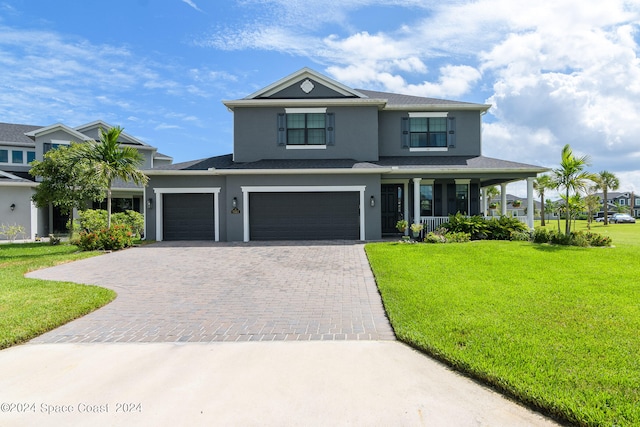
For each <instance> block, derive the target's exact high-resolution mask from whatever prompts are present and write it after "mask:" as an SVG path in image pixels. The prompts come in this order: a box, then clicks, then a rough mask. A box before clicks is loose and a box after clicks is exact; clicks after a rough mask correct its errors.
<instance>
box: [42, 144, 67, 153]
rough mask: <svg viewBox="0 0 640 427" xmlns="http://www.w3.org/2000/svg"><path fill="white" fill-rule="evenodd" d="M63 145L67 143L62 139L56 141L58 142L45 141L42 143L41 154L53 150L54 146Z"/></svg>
mask: <svg viewBox="0 0 640 427" xmlns="http://www.w3.org/2000/svg"><path fill="white" fill-rule="evenodd" d="M63 145H69V143H68V142H63V141H58V142H53V141H52V142H45V143H44V144H42V154H47V151H49V150H55V149H56V148H58V147H60V146H63Z"/></svg>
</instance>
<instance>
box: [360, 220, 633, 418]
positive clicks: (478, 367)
mask: <svg viewBox="0 0 640 427" xmlns="http://www.w3.org/2000/svg"><path fill="white" fill-rule="evenodd" d="M549 226H551V227H556V224H555V223H554V224H550V225H549ZM582 227H584V224H580V226H579V228H582ZM592 231H595V232H599V233H602V234H607V235H609V236H611V237H612V238H613V242H614V245H615V247H613V248H578V247H561V246H550V245H546V244H545V245H539V244H532V243H528V242H503V241H479V242H471V243H462V244H456V243H452V244H413V245H412V244H402V243H374V244H368V245H367V246H366V251H367V255H368V257H369V260H370V263H371V266H372V268H373V271H374V274H375V277H376V280H377V283H378V287H379V289H380V292H381V294H382V298H383V301H384V305H385V308H386V310H387V313H388V315H389V318H390V320H391V323H392V325H393V327H394V329H395V332H396V334H397V336H398V338H399V339H400V340H402V341H405V342H407V343H408V344H410V345H412V346H414V347H416V348H419V349H421V350H423V351H425V352H426V353H428V354H431V355H433V356H435V357H436V358H438V359H440V360H443V361H445V362H446V363H447V364H449V365H451V366H453V367H455V368H456V369H458V370H460V371H462V372H464V373H466V374H468V375H470V376H472V377H474V378H477V379H480V380H481V381H483V382H486V383H488V384H490V385H492V386H493V387H495V388H497V389H499V390H501V391H502V392H504V393H506V394H507V395H510V396H513V397H515V398H517V399H518V400H520V401H522V402H524V403H526V404H528V405H530V406H532V407H534V408H537V409H539V410H541V411H542V412H545V413H547V414H550V415H552V416H554V417H557V418H558V419H560V420H562V421H569V422H571V423H575V424H578V425H585V426H600V425H608V426H613V425H616V426H624V425H640V357H639V355H640V338H639V337H638V331H640V280H639V279H638V271H639V267H640V257H639V256H638V255H639V254H640V224H611V225H609V226H608V227H604V226H602V225H599V224H598V225H597V226H593V227H592Z"/></svg>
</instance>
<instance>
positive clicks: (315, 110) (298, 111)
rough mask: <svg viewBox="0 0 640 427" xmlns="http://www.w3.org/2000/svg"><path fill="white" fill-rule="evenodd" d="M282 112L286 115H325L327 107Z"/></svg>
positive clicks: (290, 109)
mask: <svg viewBox="0 0 640 427" xmlns="http://www.w3.org/2000/svg"><path fill="white" fill-rule="evenodd" d="M284 112H285V113H287V114H302V113H309V114H314V113H315V114H319V113H326V112H327V107H316V108H311V107H309V108H285V109H284Z"/></svg>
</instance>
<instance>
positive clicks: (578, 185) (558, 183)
mask: <svg viewBox="0 0 640 427" xmlns="http://www.w3.org/2000/svg"><path fill="white" fill-rule="evenodd" d="M589 162H590V160H589V156H582V157H576V156H574V155H573V151H572V150H571V146H570V145H569V144H567V145H565V146H564V147H563V148H562V155H561V160H560V167H558V168H556V169H554V170H553V172H552V173H553V175H552V176H553V183H554V186H555V187H556V188H558V189H559V190H564V192H565V193H564V194H563V195H562V199H563V200H564V204H565V212H566V218H565V230H564V232H565V234H566V235H567V236H568V235H569V234H570V233H571V206H570V205H571V196H572V195H575V194H580V192H581V191H583V190H585V189H586V188H587V182H588V181H595V175H594V174H592V173H590V172H587V171H585V170H584V169H585V168H586V167H587V166H589Z"/></svg>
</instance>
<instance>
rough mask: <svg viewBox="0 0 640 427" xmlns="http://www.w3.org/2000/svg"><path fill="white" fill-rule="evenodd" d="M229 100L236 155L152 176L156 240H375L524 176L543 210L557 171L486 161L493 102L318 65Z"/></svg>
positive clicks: (470, 208)
mask: <svg viewBox="0 0 640 427" xmlns="http://www.w3.org/2000/svg"><path fill="white" fill-rule="evenodd" d="M223 103H224V105H225V106H226V107H227V108H228V109H229V110H230V111H231V112H233V120H234V141H233V153H231V154H228V155H223V156H216V157H210V158H205V159H199V160H194V161H190V162H185V163H178V164H172V165H166V166H161V167H158V168H155V169H152V170H147V171H145V172H146V173H147V174H148V175H149V177H150V181H149V184H148V186H147V188H146V189H145V199H146V201H147V204H148V205H149V206H151V207H152V208H151V209H148V210H147V211H146V213H145V214H146V220H145V223H146V233H145V234H146V235H147V236H148V237H149V238H151V239H156V240H203V239H205V240H215V241H250V240H289V239H305V240H306V239H350V240H351V239H356V240H357V239H359V240H372V239H373V240H375V239H380V238H381V236H383V235H385V234H391V233H396V232H397V230H396V228H395V225H396V222H397V221H398V220H399V219H406V220H408V221H410V222H422V223H424V224H425V226H426V227H427V228H433V227H434V226H437V225H438V224H439V223H440V222H442V221H444V220H446V219H447V216H448V215H449V214H455V213H457V212H461V213H463V214H468V215H474V214H480V213H482V212H485V211H486V209H487V206H486V201H485V200H486V197H484V198H483V197H481V196H482V195H483V193H485V189H486V188H487V187H490V186H494V185H500V186H502V188H503V190H504V188H505V186H506V184H507V183H509V182H513V181H518V180H526V181H527V190H528V191H527V198H526V199H523V205H524V207H525V208H526V207H527V206H533V203H534V200H533V198H534V194H533V180H534V179H535V177H536V176H537V174H539V173H542V172H545V171H546V170H547V169H545V168H541V167H538V166H533V165H529V164H524V163H517V162H511V161H506V160H499V159H494V158H488V157H485V156H483V155H482V152H481V145H482V144H481V123H482V116H483V114H485V113H486V111H487V110H488V109H489V108H490V105H485V104H473V103H466V102H459V101H448V100H442V99H434V98H425V97H418V96H410V95H402V94H395V93H387V92H378V91H371V90H362V89H353V88H350V87H347V86H345V85H343V84H342V83H339V82H337V81H335V80H333V79H331V78H329V77H327V76H324V75H322V74H320V73H318V72H316V71H314V70H311V69H309V68H304V69H302V70H300V71H297V72H295V73H293V74H291V75H289V76H287V77H285V78H283V79H281V80H279V81H277V82H275V83H273V84H270V85H269V86H267V87H265V88H263V89H260V90H258V91H257V92H254V93H253V94H251V95H249V96H247V97H245V98H242V99H238V100H230V101H223ZM486 143H487V142H485V144H486ZM527 222H528V224H529V225H530V226H531V227H532V226H533V209H529V212H528V215H527Z"/></svg>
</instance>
